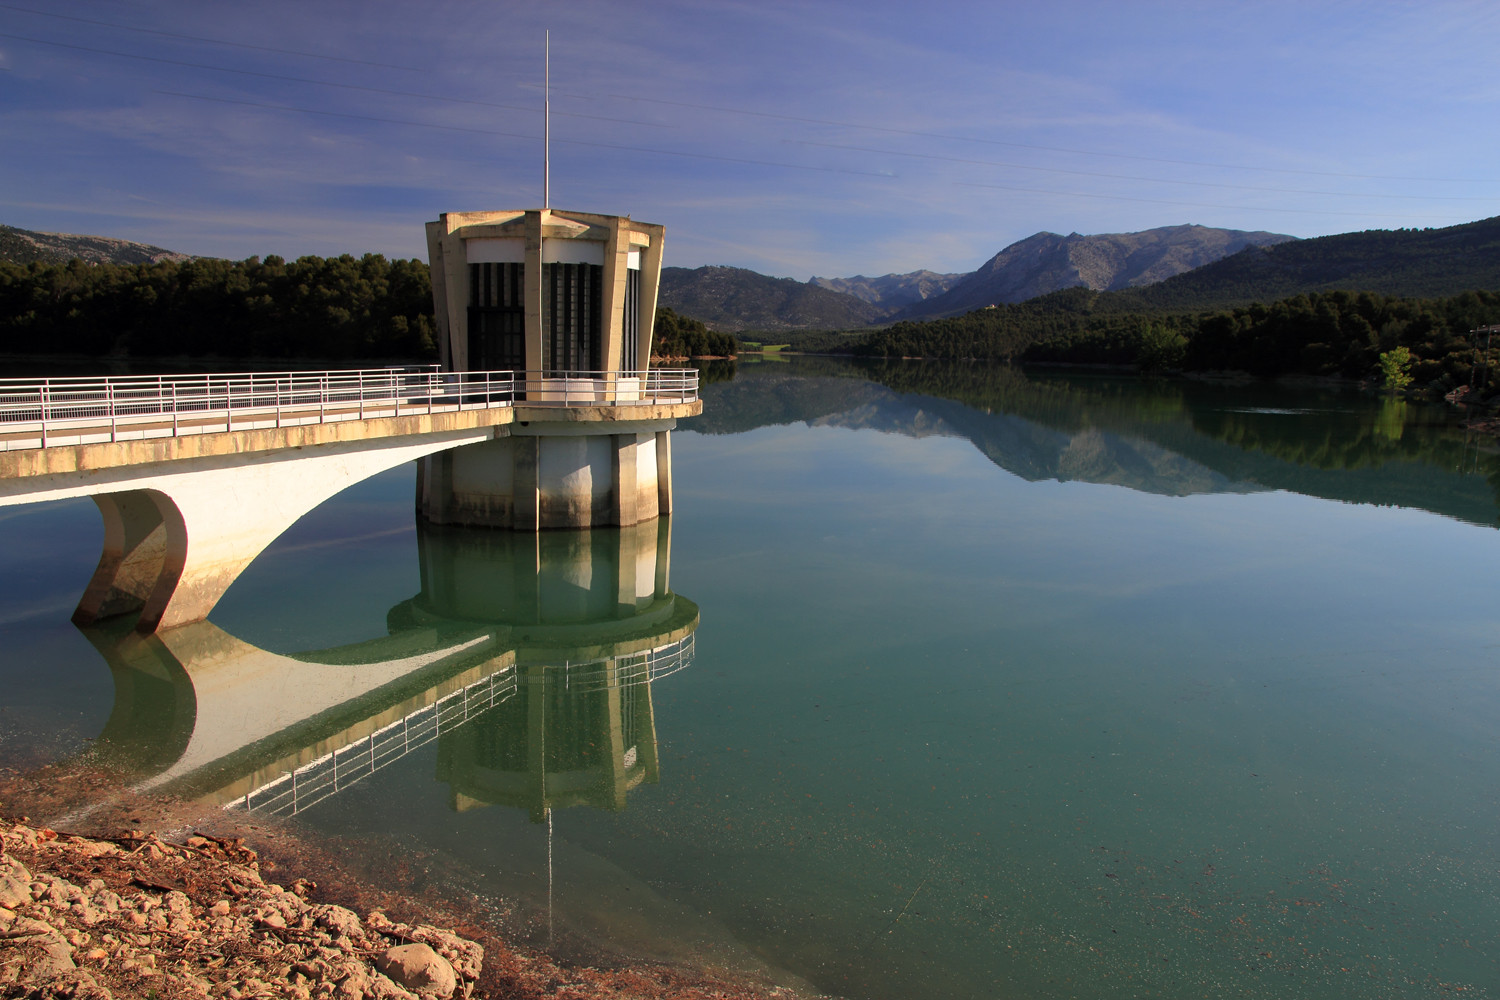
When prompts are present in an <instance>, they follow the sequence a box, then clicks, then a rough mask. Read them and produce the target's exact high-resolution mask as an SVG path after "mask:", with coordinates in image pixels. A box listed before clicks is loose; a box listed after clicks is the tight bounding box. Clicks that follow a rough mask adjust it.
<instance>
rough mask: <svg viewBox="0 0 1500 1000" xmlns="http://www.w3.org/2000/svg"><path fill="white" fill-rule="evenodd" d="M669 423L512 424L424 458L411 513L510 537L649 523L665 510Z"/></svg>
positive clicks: (669, 487)
mask: <svg viewBox="0 0 1500 1000" xmlns="http://www.w3.org/2000/svg"><path fill="white" fill-rule="evenodd" d="M622 423H625V426H624V427H622V426H621V424H622ZM674 423H675V421H674V420H652V421H631V422H628V423H626V422H624V421H617V422H614V423H612V424H610V425H606V426H607V428H608V429H607V432H605V430H606V428H605V427H604V426H600V424H598V423H593V424H590V423H541V422H538V421H531V422H530V423H521V424H515V425H513V426H512V427H511V428H510V436H509V437H504V438H498V439H496V440H494V441H485V442H483V443H481V444H477V445H470V446H468V447H464V448H454V449H453V450H452V451H446V452H443V453H441V454H434V455H432V456H430V457H428V458H425V459H423V460H422V466H421V471H420V473H419V474H418V476H417V513H418V514H419V515H420V516H421V517H422V518H423V519H424V520H426V521H429V522H431V523H433V524H451V525H464V526H468V527H481V528H511V529H513V530H516V531H536V530H538V529H541V528H599V527H606V526H613V525H620V526H629V525H632V524H638V523H640V522H642V521H650V520H652V519H654V518H655V517H657V516H658V515H660V514H666V513H670V512H671V509H672V456H671V437H670V433H671V427H672V424H674Z"/></svg>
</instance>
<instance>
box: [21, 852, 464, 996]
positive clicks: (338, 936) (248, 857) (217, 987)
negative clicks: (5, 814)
mask: <svg viewBox="0 0 1500 1000" xmlns="http://www.w3.org/2000/svg"><path fill="white" fill-rule="evenodd" d="M315 888H316V887H315V886H314V885H313V884H312V883H309V882H307V881H305V880H301V879H299V880H297V881H295V882H293V883H292V885H291V887H290V888H283V887H282V886H279V885H275V884H272V883H268V882H266V881H265V880H264V879H262V878H261V875H260V870H259V865H258V863H257V859H256V856H255V853H254V852H253V851H250V850H247V849H246V848H244V847H243V845H242V844H241V843H240V842H238V841H232V840H230V841H226V840H219V839H215V838H209V837H196V836H195V837H189V838H187V841H186V843H184V844H172V843H168V842H166V841H163V840H161V839H159V838H158V837H156V836H154V835H150V834H144V835H132V836H128V837H122V838H119V839H117V840H112V841H111V840H98V839H93V838H87V837H78V836H71V835H66V834H57V833H54V832H53V831H50V830H45V829H33V828H30V827H28V826H25V825H23V824H19V823H16V824H11V823H0V996H3V997H7V998H9V997H21V996H25V997H58V998H76V1000H112V998H114V997H137V996H139V997H146V996H159V997H162V998H164V1000H165V998H172V997H186V998H191V997H213V998H219V997H223V998H225V1000H247V998H252V997H272V996H275V997H293V998H298V1000H313V998H340V1000H360V998H366V997H368V998H377V1000H388V998H389V1000H398V998H399V1000H418V998H439V1000H447V998H454V997H468V996H470V995H471V994H472V992H473V989H474V984H475V982H476V981H477V980H478V978H479V974H480V970H481V967H482V964H483V960H484V950H483V948H482V947H481V946H480V945H479V944H477V943H475V942H473V941H469V940H466V939H465V938H462V937H460V936H459V935H457V934H454V933H452V932H451V931H446V930H442V929H440V928H436V927H430V926H426V925H410V924H404V923H398V922H396V921H392V920H390V919H388V918H387V917H386V916H385V914H384V913H382V912H381V911H379V910H375V911H372V912H370V913H368V914H366V915H365V916H364V917H363V918H361V917H360V916H359V915H358V914H356V913H355V912H353V911H352V910H349V909H346V908H344V907H342V906H337V905H334V904H331V903H316V902H313V901H312V900H311V899H309V898H308V897H309V895H310V894H311V891H312V890H313V889H315Z"/></svg>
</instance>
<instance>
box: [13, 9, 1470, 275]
mask: <svg viewBox="0 0 1500 1000" xmlns="http://www.w3.org/2000/svg"><path fill="white" fill-rule="evenodd" d="M546 29H550V31H551V38H552V110H553V118H552V136H553V145H552V198H551V200H552V205H553V207H554V208H561V209H567V208H573V209H579V210H585V211H596V212H605V213H611V214H626V215H631V216H633V217H635V218H637V219H640V220H643V221H647V222H656V223H662V224H664V225H666V226H667V253H666V259H667V263H668V264H669V265H677V266H685V267H696V266H698V265H701V264H732V265H736V266H742V267H750V268H754V269H755V270H758V271H762V272H764V273H767V274H774V275H779V276H787V277H794V278H798V279H805V278H807V277H808V276H810V275H813V274H819V275H824V276H847V275H853V274H856V273H863V274H869V275H876V274H885V273H888V272H904V271H911V270H915V269H917V268H923V267H925V268H931V269H933V270H939V271H968V270H972V269H974V268H975V267H977V266H978V265H980V264H981V263H983V261H984V260H986V259H987V258H988V257H990V256H991V255H992V254H994V253H995V252H996V251H998V250H999V249H1001V248H1002V247H1004V246H1005V245H1007V244H1009V243H1012V242H1014V241H1015V240H1018V239H1022V238H1024V237H1026V236H1029V235H1031V234H1032V233H1035V232H1038V231H1040V230H1051V231H1053V232H1059V233H1068V232H1081V233H1102V232H1126V231H1134V230H1140V229H1149V228H1152V227H1155V226H1163V225H1175V224H1180V223H1188V222H1192V223H1200V224H1203V225H1209V226H1224V227H1228V228H1234V229H1250V230H1255V229H1264V230H1271V231H1274V232H1283V233H1290V234H1293V235H1296V236H1317V235H1323V234H1327V233H1338V232H1348V231H1352V230H1360V229H1386V228H1399V227H1424V226H1444V225H1451V224H1454V223H1458V222H1465V221H1470V220H1473V219H1480V218H1486V217H1489V216H1493V215H1497V214H1500V129H1497V128H1496V123H1497V121H1500V71H1497V69H1496V67H1495V64H1494V58H1495V52H1496V51H1497V50H1500V5H1496V4H1493V3H1489V2H1479V3H1435V2H1424V3H1376V2H1369V3H1354V2H1345V3H1331V2H1329V3H1320V2H1316V0H1305V2H1300V3H1277V2H1254V3H1212V2H1176V3H1166V2H1163V3H1131V2H1124V0H1118V2H1112V3H1084V2H1069V0H1059V2H1050V3H1020V2H991V3H960V2H945V0H933V2H924V3H914V2H901V3H897V2H881V0H866V2H860V3H853V2H851V3H776V2H761V0H758V2H713V0H704V2H696V3H674V2H670V0H667V2H662V0H657V2H651V3H636V2H623V0H622V2H592V0H569V2H566V3H545V2H541V3H520V2H509V0H488V2H481V0H465V2H442V0H437V2H422V3H417V2H411V0H408V2H405V3H395V2H390V0H360V2H344V0H321V2H316V3H307V2H280V0H275V2H269V0H244V2H239V3H228V2H222V0H190V2H185V0H161V2H145V0H115V2H110V0H0V150H3V152H0V222H3V223H6V224H9V225H15V226H20V227H23V228H27V229H39V230H46V231H54V232H75V233H95V234H101V235H108V236H118V237H122V238H126V239H133V240H139V241H142V242H146V243H152V244H156V245H160V246H165V247H169V248H172V249H174V250H181V251H184V252H187V253H195V254H206V255H213V256H223V257H233V258H242V257H246V256H249V255H251V254H261V255H265V254H269V253H277V254H281V255H283V256H287V257H295V256H299V255H302V254H323V255H326V254H337V253H344V252H351V253H356V254H358V253H364V252H378V253H384V254H386V255H388V256H399V257H425V253H426V251H425V245H424V243H423V237H422V223H423V222H425V221H427V220H428V219H433V218H436V217H437V215H438V213H440V212H443V211H463V210H476V209H488V208H527V207H536V206H538V205H539V204H540V202H541V173H542V171H541V161H542V154H541V149H542V144H541V134H542V115H541V103H542V94H541V81H542V75H543V74H542V51H543V49H542V37H543V31H544V30H546Z"/></svg>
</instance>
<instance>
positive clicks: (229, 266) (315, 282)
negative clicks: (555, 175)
mask: <svg viewBox="0 0 1500 1000" xmlns="http://www.w3.org/2000/svg"><path fill="white" fill-rule="evenodd" d="M0 352H4V353H12V354H39V353H40V354H51V353H57V354H94V355H108V354H115V355H130V356H137V357H170V356H174V355H189V356H196V357H202V356H220V357H231V358H244V357H263V358H371V359H393V360H394V359H409V360H427V359H431V358H434V357H436V354H437V346H436V342H435V340H434V326H433V321H432V293H431V290H430V285H429V279H428V274H427V265H425V264H423V263H422V262H421V261H417V260H393V261H389V260H386V259H385V258H384V257H382V256H380V255H378V254H366V255H365V256H363V257H360V258H355V257H352V256H350V255H347V254H345V255H343V256H340V257H328V258H323V257H302V258H299V259H297V260H295V261H292V262H291V263H288V262H286V261H284V260H282V259H281V258H280V257H275V256H272V257H267V258H266V259H265V260H263V261H262V260H260V259H258V258H255V257H251V258H250V259H248V260H243V261H226V260H216V259H211V258H201V259H196V260H189V261H183V262H181V263H174V262H164V263H160V264H134V265H115V264H99V265H88V264H84V263H82V262H81V261H78V260H73V261H69V262H68V263H67V264H51V265H49V264H37V263H33V264H24V265H23V264H10V263H0Z"/></svg>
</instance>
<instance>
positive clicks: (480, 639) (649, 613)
mask: <svg viewBox="0 0 1500 1000" xmlns="http://www.w3.org/2000/svg"><path fill="white" fill-rule="evenodd" d="M417 540H418V552H419V558H420V561H421V584H422V586H421V591H420V592H419V593H418V594H417V595H416V596H414V597H412V598H410V599H408V600H406V601H403V602H401V603H400V604H398V605H397V606H396V607H394V608H392V609H391V610H390V612H389V613H388V615H387V632H388V634H387V635H383V636H378V637H374V638H371V639H369V640H367V641H364V642H359V643H353V644H350V645H346V646H340V647H337V648H334V649H325V650H315V651H309V652H302V653H296V654H290V655H288V654H279V653H272V652H269V651H267V650H264V649H261V648H259V647H256V646H253V645H251V644H249V643H247V642H244V641H242V640H240V639H238V638H236V637H234V636H232V635H229V634H228V633H226V632H224V631H223V630H221V629H219V628H218V627H217V626H215V625H213V624H212V623H209V622H199V623H196V624H192V625H186V626H183V627H181V628H177V629H173V630H170V631H168V632H164V633H160V634H157V635H150V636H143V635H140V634H138V633H134V632H128V631H124V630H123V628H114V629H100V628H89V629H85V630H84V633H85V634H86V635H87V636H88V637H89V639H90V640H91V641H92V642H93V643H94V645H95V646H96V647H97V648H98V649H99V651H100V652H101V653H102V654H103V655H104V658H105V660H106V661H107V663H108V664H109V667H110V670H111V672H112V673H113V676H114V683H115V706H114V710H113V712H112V713H111V715H110V718H109V720H108V722H107V723H106V725H105V728H104V731H103V732H102V733H101V734H100V738H99V740H98V741H97V742H96V749H95V753H96V754H97V756H98V758H99V760H100V761H101V762H102V763H103V764H104V765H105V766H107V767H110V768H111V769H115V770H118V771H119V772H121V773H122V775H123V776H124V777H125V778H126V780H127V781H128V782H129V783H130V784H131V785H132V787H134V788H136V789H137V790H140V791H152V792H159V793H165V794H170V795H174V796H179V797H184V798H191V799H196V800H199V801H203V802H206V803H211V804H214V805H220V806H223V807H225V808H240V809H250V810H253V811H256V812H266V813H276V814H286V815H289V814H292V813H296V812H298V811H301V810H304V809H307V808H309V807H310V806H312V805H315V804H316V803H318V802H320V801H322V800H324V799H326V798H327V797H328V796H330V795H333V794H335V793H337V792H338V791H339V790H341V789H343V788H347V787H349V786H350V785H352V784H354V783H355V782H358V781H360V780H363V779H364V778H366V777H369V776H370V775H371V774H373V773H374V772H376V771H378V770H380V769H381V768H382V767H385V766H387V765H389V764H391V763H392V762H394V761H396V760H399V759H400V758H402V757H404V756H405V755H407V754H409V753H411V752H412V751H414V750H417V749H418V748H420V747H423V746H427V745H428V744H431V743H433V742H434V741H436V742H437V744H438V746H437V760H438V764H437V770H438V774H437V777H438V779H439V780H441V781H445V782H447V783H448V784H449V785H450V786H451V787H452V798H451V801H452V804H453V805H454V807H455V808H458V809H467V808H470V807H473V806H475V805H481V804H486V803H497V804H505V805H513V806H517V807H520V808H524V809H526V810H527V811H528V812H529V813H530V815H531V817H532V818H533V819H534V820H537V821H540V820H542V819H544V818H545V817H546V815H547V811H548V810H549V809H552V808H557V807H565V806H569V805H577V804H588V805H593V806H596V807H600V808H607V809H616V810H618V809H623V808H624V806H625V796H626V794H627V792H628V791H629V790H631V789H633V788H635V787H637V786H638V785H640V784H641V783H643V782H655V781H656V780H657V779H658V763H657V752H656V729H655V720H654V714H653V710H652V702H651V684H652V682H653V681H655V680H658V679H660V678H662V677H664V676H666V675H668V674H671V673H673V672H675V671H677V670H680V669H682V668H683V667H686V666H688V665H690V664H691V662H692V658H693V633H694V631H695V630H696V629H697V626H698V608H697V605H695V604H694V603H693V602H692V601H689V600H686V599H685V598H682V597H679V596H677V595H676V594H673V593H672V591H671V589H670V586H669V572H668V570H669V564H670V557H671V521H670V518H666V517H663V518H660V519H658V520H656V521H651V522H647V523H644V524H638V525H634V526H630V527H624V528H594V529H589V530H582V531H548V532H540V533H536V534H531V533H521V532H509V531H497V530H492V529H465V528H454V527H439V526H433V525H429V524H426V523H425V522H421V521H419V522H418V525H417Z"/></svg>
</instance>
